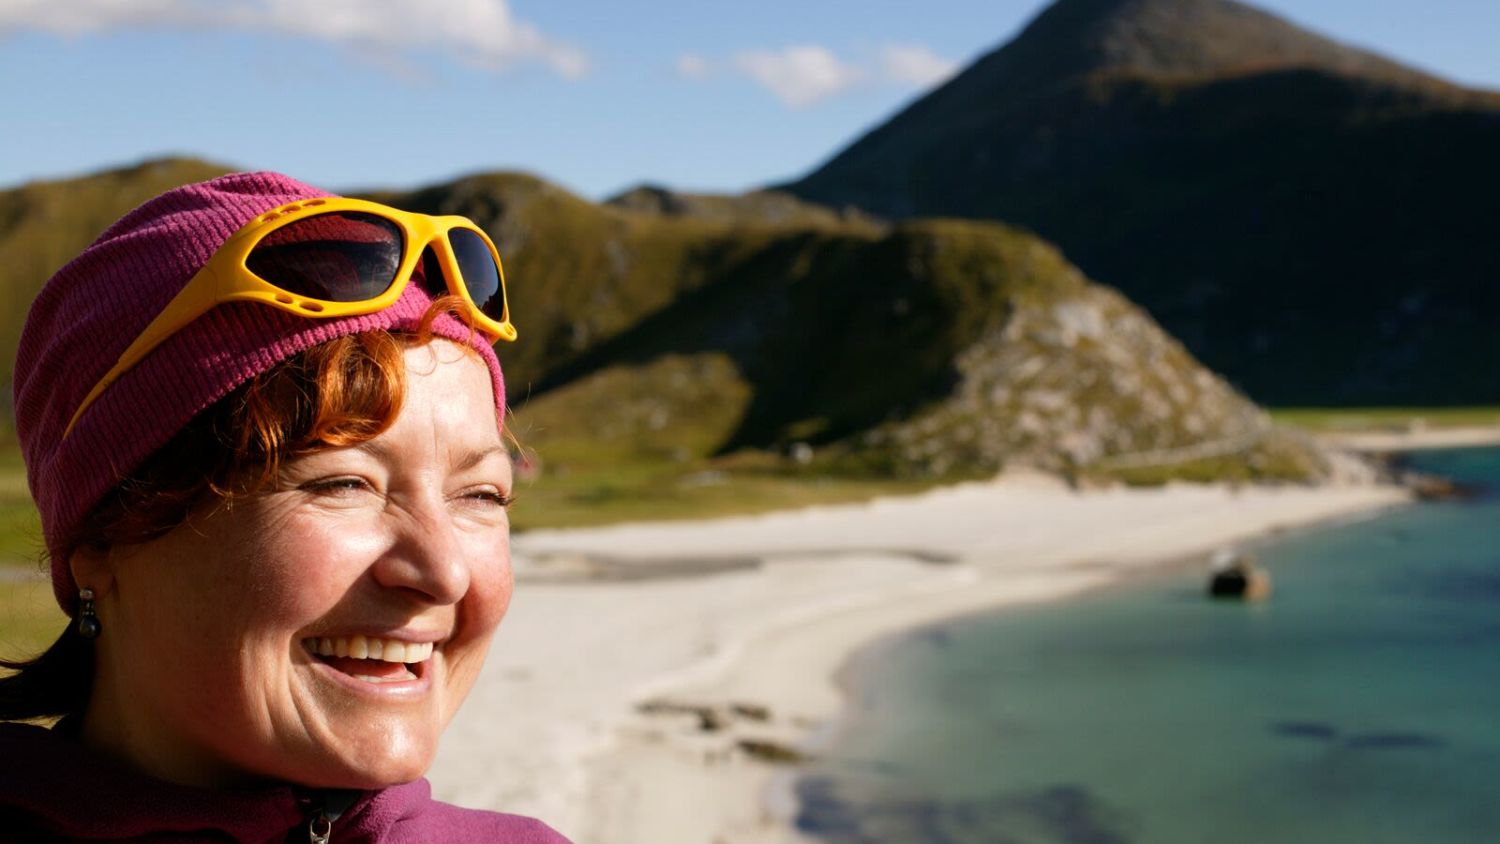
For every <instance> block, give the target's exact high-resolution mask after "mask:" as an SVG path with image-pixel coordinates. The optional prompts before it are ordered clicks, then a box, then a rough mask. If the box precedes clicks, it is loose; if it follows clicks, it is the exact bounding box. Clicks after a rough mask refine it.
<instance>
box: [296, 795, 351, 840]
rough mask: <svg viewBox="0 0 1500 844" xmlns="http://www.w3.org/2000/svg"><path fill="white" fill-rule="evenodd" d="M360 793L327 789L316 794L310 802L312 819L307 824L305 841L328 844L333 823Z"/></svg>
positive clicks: (331, 834)
mask: <svg viewBox="0 0 1500 844" xmlns="http://www.w3.org/2000/svg"><path fill="white" fill-rule="evenodd" d="M359 796H360V792H358V791H346V790H343V789H328V790H325V791H319V792H316V794H315V796H314V798H313V800H312V806H311V809H312V819H311V820H309V821H308V822H307V840H308V842H310V844H328V842H329V840H330V839H331V838H332V837H333V822H334V821H336V820H338V819H339V817H340V816H341V815H343V814H344V812H345V811H347V810H348V809H349V807H350V806H353V805H354V802H355V801H356V800H358V799H359Z"/></svg>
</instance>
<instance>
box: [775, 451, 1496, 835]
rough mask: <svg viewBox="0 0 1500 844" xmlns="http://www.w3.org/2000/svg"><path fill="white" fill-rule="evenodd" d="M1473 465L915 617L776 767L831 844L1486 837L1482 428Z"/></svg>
mask: <svg viewBox="0 0 1500 844" xmlns="http://www.w3.org/2000/svg"><path fill="white" fill-rule="evenodd" d="M1412 462H1413V463H1414V464H1415V465H1416V466H1418V467H1419V468H1425V469H1429V470H1432V471H1437V472H1440V473H1442V474H1445V475H1448V476H1449V477H1454V478H1457V479H1461V480H1466V481H1469V482H1473V483H1476V484H1479V485H1481V488H1482V492H1481V495H1480V496H1479V497H1478V498H1476V499H1474V500H1467V501H1461V502H1447V503H1431V504H1421V505H1417V506H1414V507H1411V508H1407V509H1403V510H1400V511H1398V512H1395V513H1392V514H1389V515H1385V516H1382V517H1380V518H1378V519H1374V520H1369V521H1364V522H1360V523H1355V524H1348V525H1343V526H1339V527H1331V528H1326V529H1320V530H1317V531H1315V532H1310V533H1304V534H1300V535H1296V536H1292V537H1288V538H1286V539H1283V540H1279V541H1276V542H1274V543H1271V544H1267V545H1263V546H1261V547H1259V548H1257V549H1255V550H1256V553H1257V554H1258V555H1259V556H1260V559H1261V562H1262V563H1263V564H1265V565H1266V566H1267V568H1269V569H1270V571H1271V574H1272V576H1273V579H1274V583H1275V594H1274V596H1273V597H1272V599H1271V600H1270V601H1269V602H1268V603H1266V604H1264V605H1259V606H1252V605H1241V604H1234V603H1228V604H1226V603H1213V602H1210V601H1209V600H1207V599H1206V598H1204V597H1203V596H1202V591H1203V587H1204V585H1205V576H1204V573H1201V572H1189V573H1181V572H1179V573H1176V574H1170V575H1162V576H1159V577H1155V578H1151V579H1148V580H1144V581H1139V582H1136V583H1134V584H1131V585H1129V586H1122V587H1116V588H1112V589H1109V590H1104V591H1100V592H1097V593H1094V594H1091V595H1088V596H1085V597H1083V598H1080V599H1077V600H1072V601H1068V602H1064V603H1060V604H1056V605H1051V606H1039V607H1031V608H1023V609H1007V610H1005V611H1003V612H1000V613H997V614H995V615H993V616H988V617H982V618H976V619H968V620H964V621H960V622H955V623H951V624H947V625H942V626H937V627H932V628H928V629H926V630H923V631H920V632H918V633H916V634H913V635H911V636H909V637H906V638H903V639H899V640H897V641H895V642H892V643H890V644H888V645H885V646H882V647H878V648H876V649H872V650H870V651H867V652H865V653H863V654H862V655H861V656H860V657H858V658H857V660H856V663H855V664H854V665H853V666H852V669H853V670H852V671H851V677H852V680H851V682H852V684H853V687H854V688H853V695H854V698H855V699H854V703H853V704H852V705H851V707H850V715H849V717H848V718H847V719H846V721H845V722H844V723H843V725H842V726H841V728H840V730H839V732H838V734H837V735H836V736H835V737H834V739H833V743H832V746H830V747H829V748H827V749H826V750H825V751H824V754H823V757H822V761H820V762H819V763H817V764H815V765H814V766H813V767H812V768H811V769H810V770H809V771H808V773H807V774H806V775H805V776H803V777H802V778H801V779H800V780H799V783H798V789H797V790H798V795H799V797H800V799H801V809H800V813H799V816H798V825H799V827H801V828H802V829H803V830H805V831H809V832H812V833H814V834H816V835H818V836H820V837H821V838H823V839H825V840H827V841H829V842H834V844H853V843H854V842H859V844H875V842H882V844H884V843H885V842H892V844H894V842H901V844H907V843H908V842H910V844H929V843H931V844H936V842H943V844H958V843H959V842H963V843H964V844H967V843H968V842H984V844H1000V842H1028V844H1029V843H1030V842H1037V843H1038V844H1041V843H1042V842H1046V843H1047V844H1052V842H1088V843H1089V844H1105V842H1109V843H1110V844H1114V843H1115V842H1166V844H1173V843H1174V842H1193V843H1194V844H1196V842H1214V843H1215V844H1239V843H1240V842H1245V844H1249V842H1256V844H1264V842H1318V843H1319V844H1346V843H1347V844H1355V842H1358V844H1377V843H1378V842H1402V844H1406V843H1407V842H1443V844H1450V843H1451V844H1465V842H1475V843H1476V844H1478V842H1484V844H1492V843H1493V842H1496V841H1500V449H1471V450H1463V451H1446V452H1430V453H1426V454H1420V455H1416V456H1414V457H1413V458H1412Z"/></svg>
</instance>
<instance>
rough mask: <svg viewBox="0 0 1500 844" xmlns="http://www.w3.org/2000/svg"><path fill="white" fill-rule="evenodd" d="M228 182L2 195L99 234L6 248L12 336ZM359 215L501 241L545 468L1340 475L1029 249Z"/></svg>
mask: <svg viewBox="0 0 1500 844" xmlns="http://www.w3.org/2000/svg"><path fill="white" fill-rule="evenodd" d="M200 169H202V170H206V171H209V172H204V173H200V172H199V170H200ZM215 171H216V168H213V167H212V166H211V165H199V164H196V163H191V162H163V163H160V164H157V165H150V166H143V167H139V168H132V169H131V170H127V171H116V172H113V173H109V174H100V175H98V176H91V177H88V178H86V179H82V180H79V181H78V182H77V183H60V184H52V185H45V186H40V187H42V188H46V191H44V192H43V193H44V195H47V196H52V194H53V193H55V194H56V196H57V197H66V200H63V199H57V198H53V199H48V200H47V202H44V203H40V204H35V205H33V206H30V207H28V206H25V205H24V204H23V203H21V202H20V201H18V200H16V198H15V197H14V196H12V195H0V203H8V204H0V207H5V208H21V209H23V210H22V211H21V212H17V213H16V214H14V215H13V217H12V218H11V219H12V222H11V223H10V228H9V229H6V231H8V232H21V233H24V232H34V231H36V230H37V227H38V226H41V225H42V224H43V223H44V220H45V214H46V213H55V211H46V210H37V209H55V208H57V207H62V206H68V207H71V208H72V209H73V210H74V212H75V213H76V214H77V215H78V216H77V219H78V220H80V221H83V220H87V221H90V223H89V224H85V223H84V222H77V223H73V224H70V225H72V226H73V228H70V229H69V230H68V231H70V232H72V233H73V235H74V236H73V240H75V241H77V243H76V244H73V243H72V242H71V241H60V242H59V243H57V244H54V245H52V246H50V247H48V248H50V249H53V250H54V251H53V252H46V251H45V250H38V251H37V252H26V248H27V244H28V242H29V241H28V239H27V238H26V237H23V236H19V235H16V236H13V237H11V239H9V240H6V241H4V242H5V243H6V244H8V248H11V249H14V250H18V251H17V252H15V253H13V254H15V255H17V256H19V257H18V258H17V260H16V263H15V266H17V267H23V268H29V271H28V272H24V273H23V272H14V273H12V274H11V275H10V276H8V277H7V278H6V279H5V285H6V287H5V289H6V295H7V296H10V297H12V298H13V300H14V301H16V302H18V303H22V305H23V306H21V307H17V308H16V309H13V310H9V311H7V312H6V319H5V322H4V330H5V331H7V332H9V334H8V335H6V336H14V335H15V333H16V332H17V331H18V330H19V325H20V321H21V315H22V314H23V313H24V301H23V300H25V299H26V297H27V296H28V295H34V294H35V291H36V290H37V289H39V287H40V285H41V283H42V281H43V280H44V279H45V277H46V275H47V274H48V273H49V272H50V271H51V269H52V266H51V265H52V264H57V263H61V261H62V260H63V259H64V258H65V257H66V256H67V255H68V254H69V251H70V250H75V249H77V248H79V247H81V246H82V244H83V243H84V242H86V241H87V240H88V239H89V238H90V237H92V236H93V235H94V234H95V233H96V232H95V231H94V230H87V231H85V229H88V226H89V225H90V224H92V221H96V220H97V221H98V225H97V228H100V229H102V228H103V226H104V225H105V224H107V223H108V222H109V221H110V220H112V219H113V218H114V216H117V215H118V214H120V213H123V211H124V210H126V209H128V207H130V206H131V205H133V204H134V203H135V202H137V201H139V198H144V196H146V195H149V194H150V193H154V192H155V191H157V190H160V189H161V188H163V187H165V186H166V184H168V183H171V181H172V180H174V179H175V180H177V181H184V180H187V179H188V178H201V177H202V176H205V175H212V173H213V172H215ZM22 191H23V193H24V192H27V191H29V192H30V193H25V195H27V196H31V195H35V194H36V190H34V189H33V188H32V187H28V188H23V189H22ZM49 192H50V193H49ZM367 195H369V196H372V197H373V198H376V199H379V200H381V201H384V202H388V203H390V204H393V205H397V206H399V207H403V208H409V209H412V210H416V211H423V212H428V213H458V214H464V215H467V216H469V217H471V218H473V219H474V220H476V221H477V222H478V223H479V224H480V225H481V226H483V227H484V228H485V229H486V230H487V231H489V232H490V233H491V235H492V236H493V237H494V238H495V240H496V242H497V244H498V245H499V246H500V249H501V251H502V254H503V256H504V259H505V263H506V272H507V279H508V284H509V289H510V290H511V301H512V305H513V310H514V313H515V314H516V322H517V325H518V327H519V330H520V332H521V339H520V340H519V341H518V342H516V343H514V344H508V345H505V346H502V347H501V348H500V350H499V351H500V353H501V357H502V360H503V361H504V364H505V367H506V373H507V380H508V382H509V386H510V391H511V398H512V405H513V406H514V407H516V408H517V419H516V423H515V425H514V429H515V430H517V431H519V432H520V435H521V436H522V438H523V439H524V440H525V442H526V443H527V445H528V446H530V447H531V448H533V449H535V450H536V452H537V453H538V454H539V455H540V456H541V458H542V460H543V461H544V463H546V464H547V465H549V466H551V468H552V469H554V470H559V471H568V470H571V469H580V470H584V471H588V470H590V469H591V468H595V469H596V468H597V467H601V466H603V467H615V466H633V467H640V466H646V465H666V466H675V467H680V468H682V469H683V470H684V471H691V470H696V469H700V468H706V467H714V466H721V467H722V466H733V465H746V461H749V463H750V464H754V465H756V466H760V467H762V468H765V467H767V466H770V467H773V468H774V467H780V468H778V469H777V470H778V471H780V470H781V469H786V468H789V467H792V468H795V467H796V466H799V465H801V464H805V463H809V462H810V463H812V464H813V468H814V469H817V470H819V471H832V472H835V473H842V474H845V475H856V476H876V477H890V476H897V477H906V478H952V477H966V476H973V475H979V474H985V473H989V472H993V471H994V470H995V469H997V468H999V467H1000V466H1002V465H1005V464H1006V463H1007V462H1011V461H1024V462H1026V463H1029V464H1034V465H1040V466H1043V467H1047V468H1051V469H1056V470H1065V471H1069V472H1089V471H1096V470H1098V471H1116V470H1122V471H1123V470H1136V469H1140V468H1141V467H1146V468H1154V467H1159V466H1163V465H1165V466H1168V467H1172V466H1180V465H1183V464H1197V465H1198V468H1199V469H1200V470H1201V469H1202V468H1203V463H1202V461H1204V460H1209V461H1211V471H1208V472H1207V474H1223V473H1224V472H1228V473H1230V474H1233V475H1236V476H1241V477H1296V478H1308V477H1318V476H1322V475H1325V474H1327V473H1328V472H1329V471H1330V467H1329V466H1328V465H1327V464H1326V462H1325V461H1324V460H1323V458H1322V457H1321V456H1320V455H1319V454H1318V453H1317V451H1316V450H1315V449H1313V448H1311V447H1310V446H1306V445H1304V444H1302V443H1300V442H1296V441H1294V440H1292V439H1289V438H1288V437H1287V435H1284V434H1281V433H1279V432H1277V431H1276V430H1275V429H1273V428H1272V427H1271V426H1270V425H1269V424H1268V422H1267V421H1266V419H1265V417H1264V415H1263V414H1261V413H1260V411H1259V410H1258V409H1257V408H1256V407H1255V406H1254V405H1253V404H1251V403H1250V402H1249V401H1247V400H1246V399H1244V398H1243V397H1242V396H1240V395H1239V394H1238V393H1236V392H1235V391H1234V390H1233V389H1231V388H1230V387H1229V386H1228V385H1227V384H1225V383H1224V382H1223V381H1222V380H1220V379H1218V378H1217V377H1215V376H1214V375H1212V374H1211V373H1210V372H1208V371H1206V370H1205V369H1204V368H1203V367H1201V366H1200V365H1199V364H1198V363H1197V362H1196V361H1195V360H1194V359H1193V357H1192V356H1191V355H1190V354H1188V353H1187V352H1186V351H1185V350H1184V349H1183V348H1182V347H1181V345H1180V344H1177V343H1176V342H1175V341H1173V340H1172V339H1171V338H1169V337H1167V336H1166V335H1165V334H1164V333H1163V332H1162V331H1161V330H1160V329H1159V328H1158V327H1157V326H1156V325H1155V323H1154V322H1152V320H1151V319H1150V317H1148V316H1146V315H1145V314H1144V313H1143V312H1142V311H1141V310H1140V309H1139V308H1137V307H1135V306H1134V305H1132V304H1130V303H1129V302H1128V301H1127V300H1126V299H1125V298H1124V297H1122V296H1120V295H1119V294H1118V293H1115V292H1113V291H1111V290H1109V289H1108V288H1104V287H1101V286H1099V285H1097V284H1094V283H1092V282H1090V281H1089V280H1088V279H1087V278H1086V277H1085V276H1084V275H1083V274H1082V273H1081V272H1080V271H1079V270H1078V269H1077V268H1076V267H1074V266H1073V265H1072V264H1070V263H1069V262H1068V261H1067V260H1065V259H1064V258H1063V256H1062V255H1061V254H1060V253H1059V252H1058V251H1057V250H1056V249H1054V248H1053V247H1051V246H1050V245H1048V244H1046V243H1045V242H1043V241H1041V240H1040V239H1038V238H1037V237H1035V236H1033V235H1031V234H1029V233H1027V232H1024V231H1021V230H1018V229H1014V228H1010V227H1007V226H1004V225H1000V224H995V223H981V222H971V221H961V220H924V221H913V222H906V223H901V224H898V225H894V226H892V225H888V224H883V223H878V222H875V221H872V220H870V219H868V218H865V217H862V216H859V215H855V216H853V217H851V218H847V219H846V218H844V217H842V216H839V215H834V214H833V213H832V212H829V211H826V210H825V209H819V208H816V207H811V206H802V205H799V204H797V203H791V204H790V205H789V204H788V202H789V201H787V200H784V199H773V200H772V201H771V202H770V203H769V204H766V202H765V200H764V198H752V199H751V200H750V201H748V202H747V201H741V200H739V199H726V200H724V201H723V202H719V201H717V200H712V199H706V200H700V201H702V202H705V203H707V206H706V207H707V212H708V213H663V210H662V209H661V208H657V207H648V208H646V209H644V210H636V209H633V208H631V207H629V205H628V204H627V205H624V206H621V205H597V204H594V203H590V202H588V201H586V200H583V199H581V198H579V197H577V196H574V195H572V194H570V193H568V192H566V191H564V190H562V189H560V188H558V187H556V186H554V185H551V184H549V183H547V182H545V181H542V180H540V179H537V178H535V177H532V176H527V175H522V174H509V173H494V174H483V175H476V176H472V177H468V178H464V179H459V180H456V181H453V182H449V183H445V184H441V185H434V186H430V187H427V188H423V189H420V190H416V191H411V192H369V193H367ZM48 203H51V204H48ZM86 204H87V205H88V206H89V208H88V210H87V211H85V210H84V206H85V205H86ZM768 208H769V209H770V210H771V212H772V213H766V210H767V209H768ZM789 208H790V209H791V210H792V211H793V212H794V213H791V214H788V213H785V212H786V211H787V209H789ZM700 210H702V209H701V207H700ZM54 253H55V254H54ZM11 355H13V349H12V350H11ZM6 365H7V367H8V366H9V365H10V357H7V359H6ZM7 371H8V369H7ZM788 458H792V459H788Z"/></svg>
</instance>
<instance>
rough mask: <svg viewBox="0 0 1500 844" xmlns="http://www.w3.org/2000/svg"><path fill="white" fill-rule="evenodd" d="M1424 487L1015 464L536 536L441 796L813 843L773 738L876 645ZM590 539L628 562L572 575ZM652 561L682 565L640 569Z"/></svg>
mask: <svg viewBox="0 0 1500 844" xmlns="http://www.w3.org/2000/svg"><path fill="white" fill-rule="evenodd" d="M1410 500H1411V496H1410V494H1409V493H1408V492H1407V491H1406V490H1404V489H1401V488H1398V487H1391V486H1372V485H1360V486H1334V487H1321V488H1301V487H1247V488H1243V489H1238V490H1236V489H1232V488H1229V487H1227V486H1224V485H1214V486H1192V485H1183V484H1172V485H1168V486H1166V487H1163V488H1157V489H1148V490H1141V489H1134V490H1132V489H1124V488H1111V489H1106V490H1094V491H1084V492H1079V491H1073V490H1070V489H1068V488H1067V487H1066V486H1065V485H1063V484H1062V483H1061V482H1060V481H1057V480H1056V479H1053V478H1050V477H1046V476H1034V475H1029V474H1012V475H1007V476H1002V477H1001V478H1000V479H998V480H996V481H991V482H984V483H974V484H961V485H958V486H957V487H947V488H943V489H939V490H934V491H931V492H928V493H923V494H921V495H917V496H912V497H909V498H900V499H881V500H877V501H874V502H870V503H867V504H861V505H838V506H829V507H817V508H810V509H808V510H804V511H796V512H791V513H776V514H768V515H765V516H755V517H741V518H732V519H718V520H713V521H710V522H693V523H667V524H645V525H625V526H616V527H610V528H593V529H579V530H569V531H538V532H534V533H530V534H526V535H523V536H518V537H517V539H516V543H515V544H516V548H515V553H516V556H517V560H518V563H517V570H518V578H519V583H518V588H517V593H516V600H515V602H514V604H513V607H512V615H511V617H510V618H508V619H507V620H506V622H505V624H504V625H502V628H501V634H500V636H499V638H498V639H497V643H496V647H495V652H494V653H492V655H491V658H490V659H491V664H490V665H489V666H487V668H486V669H485V672H484V675H483V676H482V677H481V679H480V682H479V683H478V684H476V688H475V692H474V694H473V695H472V696H471V700H470V702H469V704H467V705H466V706H465V708H464V710H463V712H462V713H461V714H460V716H459V718H458V719H456V720H455V722H454V727H453V729H452V730H450V733H452V735H450V737H449V738H448V739H446V740H445V743H444V748H443V750H442V751H441V752H440V755H439V760H438V764H437V765H436V766H435V767H434V771H433V773H432V775H431V778H432V780H433V784H434V788H435V791H436V792H437V794H438V795H439V796H440V797H442V798H443V799H448V800H451V801H453V802H457V803H460V804H463V805H473V806H483V807H486V808H494V809H500V810H504V811H514V812H520V813H523V814H534V815H536V816H538V817H541V818H542V819H544V820H546V821H548V822H549V823H551V824H552V825H554V826H556V827H557V828H558V829H559V830H560V831H562V832H563V833H564V834H566V835H569V836H570V837H572V838H574V839H575V840H578V841H580V842H586V841H603V840H608V841H612V842H621V844H629V842H636V841H640V842H645V841H651V842H667V843H669V842H677V841H681V842H722V844H771V843H772V842H780V844H786V842H807V841H810V840H812V839H809V838H807V837H805V836H802V835H800V834H799V833H797V832H796V831H795V829H794V827H793V823H792V822H793V821H794V819H795V812H796V810H797V802H796V798H795V794H794V793H793V790H792V785H793V783H794V781H795V777H796V775H797V773H798V769H797V768H796V767H795V766H788V765H778V764H773V763H769V762H767V761H765V760H764V757H765V756H766V755H775V753H776V752H780V751H782V750H785V749H788V748H796V749H802V750H806V749H808V748H814V747H816V746H817V743H818V742H819V740H820V739H821V740H822V741H826V740H828V739H829V738H831V737H832V735H833V734H834V731H835V730H836V729H837V725H838V723H839V721H840V717H841V715H842V713H843V712H844V710H845V702H846V699H847V695H848V693H849V688H848V687H847V686H846V684H845V683H844V682H843V681H842V680H841V677H842V674H843V671H844V669H845V667H846V666H847V665H848V663H849V661H850V658H851V657H852V656H853V655H855V654H856V653H860V652H864V651H866V650H868V649H869V648H874V647H879V646H880V645H881V643H882V641H884V640H887V639H889V638H891V637H895V636H903V635H909V634H911V633H913V632H917V631H919V630H920V629H921V628H922V627H924V626H927V625H930V624H934V623H940V622H945V621H949V620H952V619H957V618H962V617H964V616H968V615H974V614H980V613H987V612H993V611H995V610H999V609H1002V608H1004V607H1007V606H1016V605H1019V604H1034V603H1039V602H1045V601H1056V600H1061V599H1065V598H1068V597H1071V596H1074V595H1078V594H1080V593H1082V592H1084V591H1088V590H1092V589H1097V588H1107V587H1110V586H1114V585H1118V584H1121V583H1124V582H1126V581H1128V580H1131V579H1135V578H1137V577H1139V576H1142V575H1146V574H1150V573H1163V572H1166V571H1170V570H1172V569H1176V568H1181V567H1186V566H1188V565H1191V564H1193V562H1194V561H1195V560H1202V559H1204V557H1205V556H1206V555H1207V554H1209V553H1211V552H1213V551H1214V550H1217V549H1219V548H1222V547H1225V546H1230V545H1233V546H1236V547H1243V546H1246V545H1253V544H1257V543H1260V542H1264V541H1266V540H1267V539H1268V538H1270V537H1272V536H1275V535H1278V534H1280V533H1282V532H1284V531H1287V530H1293V529H1305V528H1308V527H1311V526H1317V525H1323V524H1327V523H1328V522H1331V521H1341V520H1349V519H1356V518H1361V517H1374V516H1375V515H1378V513H1379V512H1381V511H1384V510H1388V509H1391V508H1394V507H1397V506H1400V505H1402V504H1404V503H1407V502H1409V501H1410ZM851 536H852V537H858V540H857V541H853V542H851V540H850V537H851ZM891 549H898V550H891ZM627 551H628V553H627ZM590 555H597V556H600V557H607V558H608V564H609V566H610V567H613V568H618V569H621V570H625V573H621V572H615V576H611V577H608V578H607V579H602V580H601V579H587V578H582V579H581V578H577V577H572V578H569V577H561V578H559V577H557V576H556V575H557V572H558V571H559V570H563V571H566V570H567V569H568V568H569V566H570V565H571V566H572V567H573V569H574V570H575V571H576V568H577V560H578V559H580V558H584V559H587V558H589V557H590ZM747 557H753V558H755V559H757V560H758V561H759V563H758V564H757V565H747V564H745V563H744V562H743V561H744V560H745V558H747ZM664 559H665V560H670V559H694V560H697V561H700V562H703V561H708V565H709V567H710V568H711V569H712V570H711V571H706V572H702V573H698V574H694V575H692V576H687V574H686V573H685V572H684V571H683V570H682V569H681V567H678V568H676V569H674V568H673V567H672V566H671V565H664V564H663V560H664ZM725 559H732V560H735V561H736V562H735V564H733V565H730V564H724V563H722V561H723V560H725ZM715 560H718V561H720V562H719V563H718V564H715V563H714V561H715ZM652 565H654V566H656V567H657V569H658V570H660V571H665V572H667V574H665V575H661V576H657V577H648V576H640V577H634V576H630V575H629V574H628V570H629V569H631V568H632V567H633V566H643V567H649V566H652ZM603 654H608V657H607V658H605V659H601V658H600V657H601V655H603ZM645 702H655V703H656V704H657V706H655V707H650V708H649V711H642V710H641V708H640V705H641V704H642V703H645ZM497 713H503V715H502V716H500V717H503V719H504V720H503V721H502V722H499V723H500V724H502V726H497V722H496V721H495V720H493V718H494V717H495V716H496V714H497ZM706 728H707V729H706ZM496 733H500V735H496ZM744 742H758V743H759V744H754V745H747V744H745V743H744ZM500 760H503V761H500Z"/></svg>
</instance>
